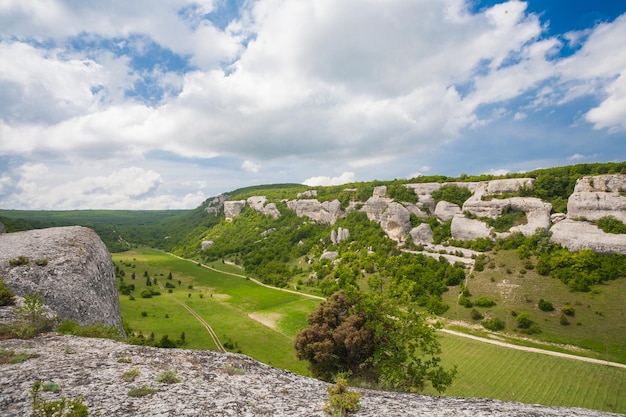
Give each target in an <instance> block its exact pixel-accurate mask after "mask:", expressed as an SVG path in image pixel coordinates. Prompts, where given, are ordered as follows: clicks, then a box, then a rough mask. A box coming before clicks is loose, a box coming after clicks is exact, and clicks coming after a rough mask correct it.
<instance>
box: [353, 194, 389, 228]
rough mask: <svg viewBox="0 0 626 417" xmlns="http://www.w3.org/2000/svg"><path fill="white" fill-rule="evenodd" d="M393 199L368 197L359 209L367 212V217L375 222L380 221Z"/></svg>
mask: <svg viewBox="0 0 626 417" xmlns="http://www.w3.org/2000/svg"><path fill="white" fill-rule="evenodd" d="M392 201H393V200H392V199H391V198H383V197H370V198H368V199H367V201H366V202H365V204H363V207H362V208H361V211H363V212H365V214H367V218H368V219H369V220H371V221H374V222H376V223H380V221H381V219H382V217H383V213H384V212H385V210H387V207H389V204H391V202H392Z"/></svg>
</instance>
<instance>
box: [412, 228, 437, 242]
mask: <svg viewBox="0 0 626 417" xmlns="http://www.w3.org/2000/svg"><path fill="white" fill-rule="evenodd" d="M409 234H410V235H411V239H413V243H415V244H416V245H425V244H431V243H433V230H432V229H431V227H430V225H429V224H427V223H422V224H420V225H419V226H417V227H414V228H413V229H411V231H410V232H409Z"/></svg>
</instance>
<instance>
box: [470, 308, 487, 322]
mask: <svg viewBox="0 0 626 417" xmlns="http://www.w3.org/2000/svg"><path fill="white" fill-rule="evenodd" d="M470 315H471V316H472V320H482V319H483V318H484V316H483V315H482V314H481V313H480V311H478V310H476V309H475V308H474V309H472V312H471V313H470Z"/></svg>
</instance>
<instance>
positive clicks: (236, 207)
mask: <svg viewBox="0 0 626 417" xmlns="http://www.w3.org/2000/svg"><path fill="white" fill-rule="evenodd" d="M245 205H246V201H245V200H236V201H224V216H225V217H226V220H228V221H231V220H232V219H234V218H235V217H237V216H239V215H240V214H241V210H243V207H244V206H245Z"/></svg>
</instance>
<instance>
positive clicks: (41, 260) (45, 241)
mask: <svg viewBox="0 0 626 417" xmlns="http://www.w3.org/2000/svg"><path fill="white" fill-rule="evenodd" d="M20 256H25V257H27V258H28V259H29V262H28V265H20V266H12V265H11V264H10V262H9V261H11V260H13V259H17V258H18V257H20ZM0 277H2V278H3V279H4V283H5V285H6V286H8V287H9V288H11V289H12V290H13V292H15V293H16V294H17V295H20V296H25V295H28V294H32V293H35V292H36V293H38V294H39V295H40V296H41V298H42V300H43V302H44V304H45V305H46V306H47V307H48V308H49V309H50V310H52V311H53V312H55V313H56V315H57V316H58V317H59V318H60V319H62V320H63V319H72V320H75V321H76V322H77V323H78V324H81V325H86V324H92V323H104V324H105V325H107V326H115V327H117V328H119V329H120V330H123V329H122V318H121V313H120V303H119V298H118V295H117V288H116V282H115V269H114V265H113V261H111V256H110V255H109V252H108V251H107V248H106V246H105V245H104V243H103V242H102V240H100V238H99V237H98V235H97V234H96V233H95V232H94V231H93V230H91V229H88V228H85V227H79V226H72V227H55V228H49V229H38V230H30V231H27V232H17V233H6V234H3V235H0Z"/></svg>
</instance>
